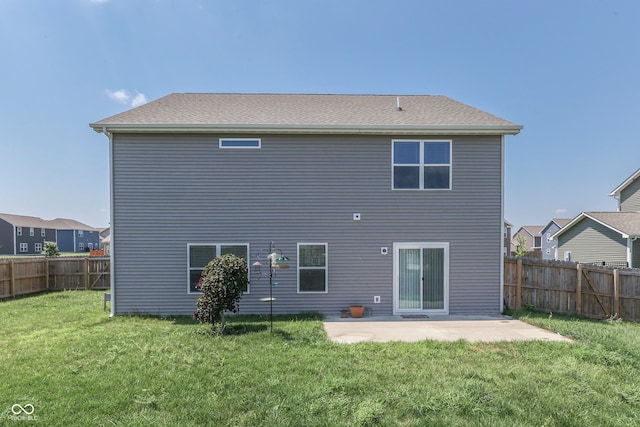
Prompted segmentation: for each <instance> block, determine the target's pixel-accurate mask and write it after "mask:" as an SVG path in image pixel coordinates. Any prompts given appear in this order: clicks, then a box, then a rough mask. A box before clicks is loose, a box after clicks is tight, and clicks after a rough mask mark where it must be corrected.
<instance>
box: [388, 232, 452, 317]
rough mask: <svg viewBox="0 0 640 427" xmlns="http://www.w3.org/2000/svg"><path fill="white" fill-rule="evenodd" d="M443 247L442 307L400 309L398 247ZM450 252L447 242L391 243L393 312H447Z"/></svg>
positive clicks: (395, 313)
mask: <svg viewBox="0 0 640 427" xmlns="http://www.w3.org/2000/svg"><path fill="white" fill-rule="evenodd" d="M418 248H420V249H444V295H443V297H444V301H443V302H444V308H443V309H435V310H431V309H428V310H424V309H423V310H413V309H401V308H400V307H399V295H400V282H399V274H398V272H399V271H400V249H418ZM450 269H451V265H450V253H449V242H398V243H394V244H393V314H394V315H398V314H406V313H413V312H415V313H431V314H449V274H450Z"/></svg>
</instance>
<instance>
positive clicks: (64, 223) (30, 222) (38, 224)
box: [0, 213, 99, 231]
mask: <svg viewBox="0 0 640 427" xmlns="http://www.w3.org/2000/svg"><path fill="white" fill-rule="evenodd" d="M0 219H3V220H5V221H6V222H8V223H9V224H11V225H14V226H16V227H33V228H48V229H52V230H83V231H99V229H97V228H94V227H91V226H90V225H87V224H83V223H81V222H79V221H76V220H75V219H68V218H56V219H49V220H47V219H42V218H39V217H36V216H26V215H14V214H5V213H0Z"/></svg>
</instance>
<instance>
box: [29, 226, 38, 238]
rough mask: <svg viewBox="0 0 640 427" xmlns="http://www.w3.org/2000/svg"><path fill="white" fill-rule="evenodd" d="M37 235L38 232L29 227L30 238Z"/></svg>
mask: <svg viewBox="0 0 640 427" xmlns="http://www.w3.org/2000/svg"><path fill="white" fill-rule="evenodd" d="M35 235H36V230H35V229H34V228H33V227H29V237H33V236H35Z"/></svg>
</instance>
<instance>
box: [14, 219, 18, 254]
mask: <svg viewBox="0 0 640 427" xmlns="http://www.w3.org/2000/svg"><path fill="white" fill-rule="evenodd" d="M17 234H18V231H17V228H16V226H15V225H14V226H13V254H14V255H18V253H17V249H18V246H17V245H18V237H17Z"/></svg>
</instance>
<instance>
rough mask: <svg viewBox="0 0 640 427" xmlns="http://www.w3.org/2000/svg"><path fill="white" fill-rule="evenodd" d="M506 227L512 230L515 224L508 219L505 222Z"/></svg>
mask: <svg viewBox="0 0 640 427" xmlns="http://www.w3.org/2000/svg"><path fill="white" fill-rule="evenodd" d="M504 225H505V227H508V228H511V227H513V224H511V223H510V222H509V221H507V220H506V219H505V220H504Z"/></svg>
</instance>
